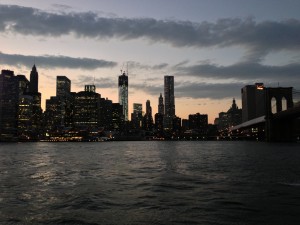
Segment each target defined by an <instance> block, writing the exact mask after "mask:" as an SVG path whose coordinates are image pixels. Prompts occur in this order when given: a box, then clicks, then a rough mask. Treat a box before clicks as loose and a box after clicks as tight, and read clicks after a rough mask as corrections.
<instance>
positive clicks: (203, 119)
mask: <svg viewBox="0 0 300 225" xmlns="http://www.w3.org/2000/svg"><path fill="white" fill-rule="evenodd" d="M189 128H190V130H195V131H196V132H197V133H198V134H201V135H206V134H207V128H208V116H207V114H200V113H196V114H190V115H189Z"/></svg>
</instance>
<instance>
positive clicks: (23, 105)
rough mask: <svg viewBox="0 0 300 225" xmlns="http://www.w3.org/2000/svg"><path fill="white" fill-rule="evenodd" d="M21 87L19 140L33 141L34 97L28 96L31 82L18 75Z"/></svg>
mask: <svg viewBox="0 0 300 225" xmlns="http://www.w3.org/2000/svg"><path fill="white" fill-rule="evenodd" d="M17 81H18V86H19V102H18V139H19V140H31V139H32V138H33V136H34V132H33V129H32V115H33V96H32V95H30V94H28V93H29V92H28V91H29V81H28V80H27V78H26V77H25V76H24V75H17Z"/></svg>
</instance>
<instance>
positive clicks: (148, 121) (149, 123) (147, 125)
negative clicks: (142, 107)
mask: <svg viewBox="0 0 300 225" xmlns="http://www.w3.org/2000/svg"><path fill="white" fill-rule="evenodd" d="M143 129H144V130H147V131H151V130H152V129H153V117H152V107H151V105H150V100H147V102H146V113H145V115H144V118H143Z"/></svg>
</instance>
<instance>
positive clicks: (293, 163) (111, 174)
mask: <svg viewBox="0 0 300 225" xmlns="http://www.w3.org/2000/svg"><path fill="white" fill-rule="evenodd" d="M299 212H300V148H299V144H270V143H260V142H213V141H211V142H104V143H47V142H39V143H0V224H51V225H52V224H53V225H54V224H118V225H119V224H120V225H122V224H124V225H125V224H136V225H140V224H145V225H146V224H147V225H151V224H164V225H165V224H214V225H218V224H219V225H223V224H230V225H231V224H255V225H258V224H271V225H272V224H278V225H289V224H291V225H294V224H300V216H299Z"/></svg>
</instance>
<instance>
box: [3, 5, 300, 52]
mask: <svg viewBox="0 0 300 225" xmlns="http://www.w3.org/2000/svg"><path fill="white" fill-rule="evenodd" d="M7 31H10V32H16V33H20V34H24V35H40V36H61V35H67V34H75V35H76V36H78V37H89V38H120V39H124V40H131V39H137V38H144V39H147V40H149V41H151V42H163V43H169V44H171V45H172V46H176V47H227V46H244V47H246V48H247V50H249V51H250V54H266V53H268V52H270V51H272V50H283V49H288V50H295V49H297V50H299V48H300V21H299V20H296V19H290V20H285V21H280V22H276V21H264V22H259V23H258V22H255V21H254V20H253V19H251V18H248V19H232V18H228V19H220V20H218V21H216V22H215V23H211V22H206V21H204V22H200V23H194V22H190V21H171V20H156V19H152V18H108V17H100V16H99V15H98V14H96V13H93V12H83V13H71V12H68V13H66V12H65V13H50V12H45V11H41V10H39V9H36V8H30V7H20V6H11V5H0V32H7Z"/></svg>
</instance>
